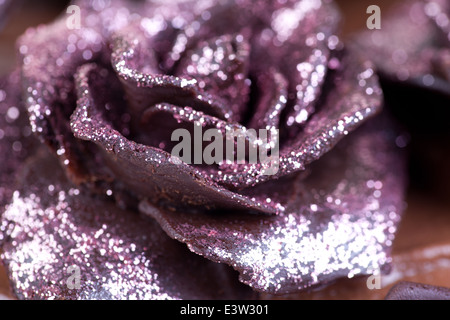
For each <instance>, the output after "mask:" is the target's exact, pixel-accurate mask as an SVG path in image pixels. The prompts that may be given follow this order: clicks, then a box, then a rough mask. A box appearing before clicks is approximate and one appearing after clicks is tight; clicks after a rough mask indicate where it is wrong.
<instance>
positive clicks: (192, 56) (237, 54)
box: [177, 35, 250, 121]
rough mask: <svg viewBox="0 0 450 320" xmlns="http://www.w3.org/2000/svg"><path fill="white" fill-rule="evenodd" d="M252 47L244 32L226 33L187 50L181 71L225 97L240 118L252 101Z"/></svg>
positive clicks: (181, 73)
mask: <svg viewBox="0 0 450 320" xmlns="http://www.w3.org/2000/svg"><path fill="white" fill-rule="evenodd" d="M249 56H250V47H249V44H248V42H247V41H246V39H244V37H243V36H242V35H236V36H231V35H225V36H221V37H217V38H213V39H210V40H208V41H207V42H200V43H199V44H198V45H197V46H196V47H195V48H194V49H193V50H191V51H189V52H187V53H186V57H185V58H184V59H183V60H182V61H181V62H180V65H179V66H178V69H179V71H178V72H177V74H180V75H181V76H189V77H192V78H194V79H196V80H197V81H199V85H200V84H201V86H202V88H203V89H204V90H205V91H206V92H208V93H210V94H212V95H213V96H214V97H222V98H223V99H225V100H226V101H227V102H228V105H230V108H231V111H232V114H233V117H232V118H231V120H234V121H240V120H241V118H242V115H243V114H244V113H245V104H246V103H247V102H248V101H247V100H248V99H247V98H248V94H249V89H250V87H249V84H248V82H247V74H248V69H249V66H248V65H249V61H248V59H249Z"/></svg>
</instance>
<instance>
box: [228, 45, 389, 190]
mask: <svg viewBox="0 0 450 320" xmlns="http://www.w3.org/2000/svg"><path fill="white" fill-rule="evenodd" d="M336 61H339V62H338V63H339V67H338V69H337V70H335V72H334V74H333V75H331V76H330V80H329V83H328V86H329V88H328V90H327V91H325V92H323V96H324V97H323V103H322V104H321V105H319V106H318V107H317V108H318V109H319V110H318V112H317V113H316V114H314V116H313V117H312V118H311V119H310V120H309V121H308V122H307V123H306V124H305V125H304V128H303V131H301V132H300V133H298V134H297V135H296V136H295V137H294V138H293V139H292V141H289V142H281V143H284V146H283V148H282V149H281V150H280V157H279V161H278V163H279V169H278V170H277V171H276V172H274V174H271V175H268V174H263V173H264V172H265V171H266V170H267V165H268V164H264V163H257V164H244V165H241V164H236V163H234V164H232V165H229V166H227V167H226V168H223V174H222V175H221V177H220V179H221V181H223V183H224V184H226V185H228V186H233V187H236V188H243V187H249V186H254V185H256V184H258V183H261V182H264V181H268V180H271V179H276V178H279V177H281V176H284V175H288V174H292V173H294V172H298V171H302V170H304V169H305V167H306V165H308V164H310V163H311V162H313V161H315V160H317V159H319V158H320V157H322V156H323V155H324V154H326V153H327V152H328V151H330V150H331V149H332V148H333V147H334V146H335V145H336V144H337V143H338V142H339V141H340V140H341V139H342V138H343V137H344V136H346V135H347V134H348V133H350V132H351V131H353V130H354V129H356V128H357V127H358V126H360V125H361V124H362V123H363V122H364V121H366V120H367V119H369V118H370V117H372V116H374V115H375V114H377V113H378V112H380V110H381V108H382V106H381V100H382V91H381V88H380V87H379V84H378V78H377V76H376V75H375V72H374V70H373V66H372V64H371V63H370V62H369V61H365V60H364V59H362V58H361V57H360V56H359V55H358V54H355V53H354V52H351V53H348V54H346V55H345V56H344V57H343V58H342V59H340V60H337V59H335V62H336ZM336 63H337V62H336ZM270 165H272V163H271V164H270Z"/></svg>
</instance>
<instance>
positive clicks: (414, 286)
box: [386, 281, 450, 300]
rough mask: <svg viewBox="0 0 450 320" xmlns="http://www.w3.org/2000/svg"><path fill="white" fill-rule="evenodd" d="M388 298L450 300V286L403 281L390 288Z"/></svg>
mask: <svg viewBox="0 0 450 320" xmlns="http://www.w3.org/2000/svg"><path fill="white" fill-rule="evenodd" d="M386 300H450V288H444V287H438V286H432V285H426V284H421V283H414V282H407V281H402V282H399V283H398V284H396V285H395V286H394V287H392V288H391V290H389V293H388V294H387V295H386Z"/></svg>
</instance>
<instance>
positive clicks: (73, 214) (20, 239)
mask: <svg viewBox="0 0 450 320" xmlns="http://www.w3.org/2000/svg"><path fill="white" fill-rule="evenodd" d="M41 151H42V150H41ZM58 168H59V165H58V163H57V162H56V161H55V159H54V158H53V156H51V155H49V154H48V153H47V152H41V153H39V154H38V155H37V156H36V157H35V158H34V159H33V160H32V161H31V162H30V163H29V164H28V165H27V168H26V170H25V172H26V174H24V175H23V177H22V179H23V180H22V181H21V184H22V185H21V187H20V189H19V190H17V191H16V192H15V193H14V197H13V199H12V201H11V203H10V204H9V205H8V207H7V210H6V212H5V213H4V214H3V216H2V219H1V223H0V230H1V231H2V233H1V234H0V237H1V239H2V243H3V245H2V251H3V252H2V255H1V258H2V260H3V263H4V265H5V268H6V270H7V273H8V276H9V279H10V283H11V288H12V291H13V292H14V294H15V296H16V297H17V298H19V299H79V300H97V299H101V300H104V299H113V300H122V299H123V300H125V299H127V300H128V299H140V300H144V299H148V300H150V299H151V300H157V299H249V298H254V295H253V293H252V291H251V290H250V289H249V288H248V287H245V286H243V285H242V284H240V283H239V282H238V280H237V275H236V274H235V272H233V271H232V270H231V269H229V268H228V267H226V266H224V265H220V264H216V263H213V262H210V261H207V260H205V259H203V258H201V257H198V256H196V255H194V254H192V253H190V252H189V251H188V250H186V248H185V247H184V246H183V245H182V244H180V243H179V242H178V241H175V240H173V239H170V238H169V237H168V236H167V235H165V234H164V232H163V231H162V230H161V228H160V227H159V226H158V225H157V224H156V222H152V221H148V220H145V219H142V218H140V217H139V216H138V215H137V214H136V213H135V212H130V211H125V210H121V209H119V208H118V207H117V206H115V205H114V204H113V202H111V201H110V200H108V199H100V198H92V197H90V196H88V195H85V194H84V193H83V190H80V189H77V188H75V187H73V185H72V184H70V183H69V182H68V181H67V180H66V178H65V176H64V173H63V172H62V170H60V169H58Z"/></svg>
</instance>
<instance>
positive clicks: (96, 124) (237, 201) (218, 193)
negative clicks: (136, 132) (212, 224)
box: [71, 65, 278, 213]
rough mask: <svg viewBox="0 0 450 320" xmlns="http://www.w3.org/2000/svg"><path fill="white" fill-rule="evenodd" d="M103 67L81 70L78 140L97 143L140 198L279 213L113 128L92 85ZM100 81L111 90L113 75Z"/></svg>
mask: <svg viewBox="0 0 450 320" xmlns="http://www.w3.org/2000/svg"><path fill="white" fill-rule="evenodd" d="M101 70H102V69H101V68H96V66H95V65H85V66H83V67H82V68H81V69H80V71H79V72H78V74H77V76H76V82H77V92H78V96H79V99H78V106H77V108H76V110H75V111H74V113H73V115H72V117H71V128H72V131H73V133H74V135H75V136H76V137H77V138H79V139H82V140H87V141H91V142H94V143H95V144H96V145H97V146H98V147H99V148H98V150H100V154H101V155H102V157H103V158H104V161H105V163H106V165H107V166H108V167H109V168H110V169H111V170H112V171H113V172H114V175H115V178H116V179H118V180H119V181H121V182H122V183H124V184H125V185H127V186H128V187H129V188H130V189H131V190H132V191H133V192H135V193H136V194H137V195H138V196H140V197H149V198H151V199H152V200H153V202H154V203H156V202H161V201H168V202H169V203H171V204H172V205H175V206H182V207H185V206H186V205H188V206H190V207H191V208H203V209H214V208H230V209H231V208H233V209H238V210H257V211H262V212H267V213H276V212H277V211H278V209H277V208H275V207H274V206H273V205H269V204H266V203H260V202H257V201H253V200H252V199H250V198H248V197H246V196H243V195H240V194H237V193H234V192H232V191H230V190H227V189H225V188H223V187H222V186H220V185H218V184H216V183H213V182H212V181H211V180H210V179H209V178H208V177H206V176H204V175H203V174H202V171H200V170H197V169H196V168H194V167H192V166H189V165H187V164H185V163H183V162H181V161H180V160H179V159H174V158H173V157H172V156H171V154H170V153H168V152H166V151H164V150H161V149H159V148H154V147H151V146H145V145H142V144H138V143H136V142H134V141H130V140H128V139H127V138H125V137H124V136H123V135H122V134H121V133H120V132H118V131H117V130H115V129H113V128H112V126H111V124H109V123H107V122H106V121H105V120H104V117H103V114H102V111H101V109H100V108H99V106H96V105H95V102H94V98H93V97H94V96H95V92H92V90H91V89H92V88H91V87H90V83H89V82H90V78H89V77H90V74H93V73H95V72H100V71H101ZM104 70H105V69H104ZM97 80H98V81H101V84H98V85H97V86H98V87H102V88H109V87H108V85H107V83H108V78H107V77H105V78H101V77H97ZM136 177H139V178H138V179H137V178H136Z"/></svg>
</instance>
